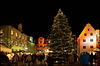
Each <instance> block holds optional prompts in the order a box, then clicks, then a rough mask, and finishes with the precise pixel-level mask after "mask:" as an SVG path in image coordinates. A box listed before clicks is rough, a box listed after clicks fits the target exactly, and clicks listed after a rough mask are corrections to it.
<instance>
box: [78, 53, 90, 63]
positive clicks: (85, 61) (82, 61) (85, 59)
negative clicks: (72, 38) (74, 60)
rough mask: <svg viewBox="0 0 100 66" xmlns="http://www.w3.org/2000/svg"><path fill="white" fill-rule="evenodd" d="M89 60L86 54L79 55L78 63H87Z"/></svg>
mask: <svg viewBox="0 0 100 66" xmlns="http://www.w3.org/2000/svg"><path fill="white" fill-rule="evenodd" d="M89 61H90V57H89V56H88V55H83V56H82V57H81V60H80V63H81V64H85V65H87V64H88V63H89Z"/></svg>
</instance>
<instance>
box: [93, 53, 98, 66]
mask: <svg viewBox="0 0 100 66" xmlns="http://www.w3.org/2000/svg"><path fill="white" fill-rule="evenodd" d="M97 59H98V57H97V53H95V55H94V61H95V65H96V64H97Z"/></svg>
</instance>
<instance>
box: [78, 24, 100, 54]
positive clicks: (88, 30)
mask: <svg viewBox="0 0 100 66" xmlns="http://www.w3.org/2000/svg"><path fill="white" fill-rule="evenodd" d="M99 36H100V30H99V29H96V30H95V29H94V28H93V27H92V26H91V24H90V23H88V24H86V26H85V28H84V29H83V31H82V32H81V34H80V35H79V37H78V38H77V53H82V52H88V53H91V52H92V51H93V50H94V49H95V48H98V47H100V44H99V43H100V37H99Z"/></svg>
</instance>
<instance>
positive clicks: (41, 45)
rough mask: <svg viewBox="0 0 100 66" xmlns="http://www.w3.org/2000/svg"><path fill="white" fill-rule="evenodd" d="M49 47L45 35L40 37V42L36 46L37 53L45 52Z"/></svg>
mask: <svg viewBox="0 0 100 66" xmlns="http://www.w3.org/2000/svg"><path fill="white" fill-rule="evenodd" d="M48 49H49V47H48V44H47V41H46V39H44V38H43V37H39V38H38V44H36V46H35V52H36V53H45V52H47V51H48Z"/></svg>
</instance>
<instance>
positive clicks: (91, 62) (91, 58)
mask: <svg viewBox="0 0 100 66" xmlns="http://www.w3.org/2000/svg"><path fill="white" fill-rule="evenodd" d="M90 65H91V66H93V53H91V55H90Z"/></svg>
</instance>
